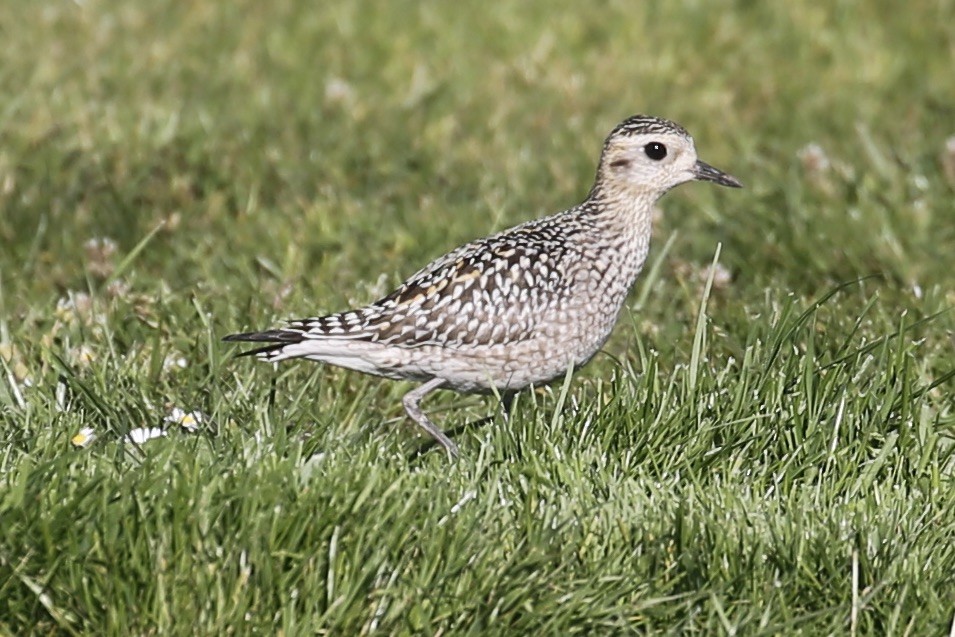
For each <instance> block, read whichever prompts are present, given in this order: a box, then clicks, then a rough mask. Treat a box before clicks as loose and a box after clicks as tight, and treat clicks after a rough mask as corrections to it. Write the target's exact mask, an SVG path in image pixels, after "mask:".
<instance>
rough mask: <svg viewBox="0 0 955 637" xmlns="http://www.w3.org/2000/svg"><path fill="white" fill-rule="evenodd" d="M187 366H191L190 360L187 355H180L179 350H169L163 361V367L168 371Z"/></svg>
mask: <svg viewBox="0 0 955 637" xmlns="http://www.w3.org/2000/svg"><path fill="white" fill-rule="evenodd" d="M187 367H189V361H187V360H186V357H185V356H180V355H179V353H178V352H169V353H168V354H166V358H164V359H163V361H162V368H163V369H164V370H166V371H169V370H170V369H185V368H187Z"/></svg>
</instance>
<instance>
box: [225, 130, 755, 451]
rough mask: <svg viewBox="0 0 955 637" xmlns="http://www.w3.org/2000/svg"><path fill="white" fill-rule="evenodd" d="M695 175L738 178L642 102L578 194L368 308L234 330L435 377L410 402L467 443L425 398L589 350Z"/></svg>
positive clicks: (427, 426) (310, 354) (502, 389)
mask: <svg viewBox="0 0 955 637" xmlns="http://www.w3.org/2000/svg"><path fill="white" fill-rule="evenodd" d="M692 180H703V181H712V182H714V183H717V184H719V185H721V186H730V187H733V188H739V187H740V183H739V182H738V181H737V180H736V179H735V178H733V177H731V176H730V175H728V174H726V173H724V172H722V171H720V170H717V169H716V168H714V167H712V166H710V165H709V164H706V163H704V162H702V161H700V160H699V159H697V157H696V149H695V147H694V145H693V138H692V137H690V135H689V133H687V132H686V130H685V129H684V128H683V127H682V126H680V125H678V124H675V123H673V122H670V121H667V120H665V119H660V118H657V117H649V116H646V115H635V116H633V117H630V118H629V119H627V120H625V121H623V122H621V123H620V124H619V125H618V126H617V127H616V128H614V129H613V130H612V131H611V132H610V135H608V136H607V139H606V141H605V142H604V145H603V152H602V153H601V155H600V162H599V164H598V167H597V176H596V179H595V180H594V185H593V187H592V188H591V189H590V193H589V194H588V195H587V198H586V199H585V200H584V201H583V203H581V204H580V205H578V206H575V207H573V208H570V209H569V210H565V211H564V212H560V213H557V214H555V215H551V216H549V217H544V218H542V219H537V220H535V221H530V222H527V223H524V224H521V225H519V226H516V227H514V228H511V229H510V230H505V231H503V232H500V233H498V234H495V235H493V236H490V237H487V238H484V239H477V240H475V241H472V242H471V243H468V244H466V245H463V246H461V247H459V248H457V249H456V250H452V251H451V252H449V253H448V254H446V255H444V256H443V257H441V258H439V259H437V260H435V261H433V262H431V263H430V264H428V265H427V266H425V267H424V268H422V269H421V270H419V271H418V272H416V273H415V274H413V275H412V276H411V278H409V279H408V280H407V281H405V282H404V283H402V284H401V285H400V286H399V287H398V289H396V290H395V291H394V292H392V293H391V294H389V295H387V296H385V297H384V298H382V299H380V300H378V301H375V302H374V303H372V304H370V305H367V306H365V307H362V308H359V309H354V310H347V311H344V312H339V313H337V314H330V315H328V316H318V317H313V318H306V319H299V320H294V321H290V322H289V323H288V325H287V326H286V327H284V328H281V329H274V330H269V331H266V332H248V333H245V334H232V335H230V336H227V337H225V339H224V340H226V341H254V342H263V343H269V345H266V346H265V347H261V348H258V349H254V350H252V351H249V352H245V355H256V356H258V357H259V358H260V359H261V360H265V361H281V360H285V359H287V358H307V359H310V360H315V361H321V362H323V363H329V364H331V365H337V366H339V367H345V368H348V369H353V370H357V371H360V372H365V373H366V374H375V375H378V376H384V377H387V378H394V379H406V380H413V381H420V382H423V384H422V385H420V386H419V387H417V388H415V389H413V390H411V391H409V392H408V393H407V394H405V396H404V399H403V401H402V402H403V403H404V407H405V411H407V413H408V415H409V416H410V417H411V419H412V420H414V421H415V422H416V423H417V424H418V425H420V426H421V428H422V429H424V430H425V431H427V432H428V433H429V434H431V435H432V436H433V437H434V438H435V439H436V440H437V441H438V443H440V444H441V446H443V447H444V449H445V450H446V451H447V452H448V454H449V455H451V456H455V455H457V445H455V444H454V442H452V441H451V440H450V439H449V438H448V437H447V436H446V435H445V434H444V433H443V432H442V431H441V429H439V428H438V427H437V426H435V425H434V423H432V422H431V421H430V420H429V419H428V417H427V416H426V415H425V413H424V412H423V411H422V410H421V406H420V404H421V400H422V399H423V398H424V397H425V396H426V395H428V394H429V393H431V392H433V391H435V390H436V389H452V390H455V391H458V392H468V393H491V392H497V393H499V394H500V395H502V396H505V397H506V396H510V395H512V393H513V392H515V391H518V390H520V389H523V388H525V387H528V386H531V385H541V384H544V383H548V382H550V381H552V380H554V379H556V378H558V377H560V376H562V375H564V374H565V373H566V372H567V370H568V369H569V368H571V367H572V368H573V369H577V368H579V367H580V366H581V365H584V364H585V363H587V361H589V360H590V359H591V358H592V357H593V356H594V354H596V353H597V351H598V350H599V349H600V348H601V346H602V345H603V344H604V342H605V341H606V340H607V338H608V337H609V336H610V332H611V330H612V329H613V326H614V323H615V322H616V320H617V315H618V314H619V313H620V310H621V308H622V307H623V305H624V302H625V300H626V298H627V294H628V293H629V291H630V288H631V287H632V286H633V283H634V281H635V280H636V278H637V275H638V274H639V273H640V269H641V268H642V267H643V263H644V261H645V260H646V258H647V252H648V251H649V248H650V230H651V216H652V209H653V206H654V204H655V203H656V201H657V199H659V198H660V197H661V196H662V195H663V194H664V193H666V192H667V191H668V190H670V189H671V188H673V187H674V186H678V185H680V184H682V183H685V182H688V181H692Z"/></svg>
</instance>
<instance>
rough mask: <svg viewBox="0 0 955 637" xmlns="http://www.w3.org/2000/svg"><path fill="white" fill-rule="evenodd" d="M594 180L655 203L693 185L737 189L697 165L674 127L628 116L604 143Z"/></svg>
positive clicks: (685, 137) (686, 137) (687, 140)
mask: <svg viewBox="0 0 955 637" xmlns="http://www.w3.org/2000/svg"><path fill="white" fill-rule="evenodd" d="M597 180H598V183H600V184H601V186H602V187H604V188H609V189H611V190H613V191H615V192H627V193H630V194H632V195H634V196H636V197H641V198H642V197H649V198H652V199H656V198H657V197H659V196H661V195H663V194H664V193H665V192H666V191H668V190H670V189H671V188H673V187H674V186H679V185H680V184H682V183H686V182H688V181H693V180H701V181H712V182H713V183H716V184H719V185H721V186H729V187H731V188H741V187H742V184H740V183H739V181H737V180H736V178H734V177H731V176H730V175H728V174H727V173H725V172H723V171H721V170H717V169H716V168H714V167H713V166H710V165H709V164H707V163H705V162H703V161H700V160H699V159H698V158H697V156H696V147H695V146H694V145H693V138H692V137H690V134H689V133H688V132H686V129H684V128H683V127H682V126H680V125H679V124H676V123H674V122H671V121H668V120H665V119H660V118H659V117H650V116H648V115H634V116H633V117H630V118H628V119H626V120H624V121H623V122H621V123H620V124H618V125H617V127H616V128H614V129H613V130H612V131H611V132H610V135H608V136H607V140H606V141H605V142H604V148H603V153H602V154H601V156H600V167H599V168H598V170H597Z"/></svg>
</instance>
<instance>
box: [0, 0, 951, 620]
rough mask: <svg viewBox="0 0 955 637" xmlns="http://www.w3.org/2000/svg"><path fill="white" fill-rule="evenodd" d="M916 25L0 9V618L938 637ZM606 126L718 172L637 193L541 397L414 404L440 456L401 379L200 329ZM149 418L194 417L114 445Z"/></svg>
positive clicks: (400, 250)
mask: <svg viewBox="0 0 955 637" xmlns="http://www.w3.org/2000/svg"><path fill="white" fill-rule="evenodd" d="M953 24H955V3H953V2H950V1H948V0H942V1H937V2H930V1H928V0H925V1H922V2H910V3H907V4H906V5H905V7H904V9H902V8H900V5H898V4H897V3H892V2H887V1H879V2H868V3H863V2H841V3H830V5H820V4H819V3H813V2H808V1H796V2H790V3H786V4H783V3H751V2H729V1H720V2H692V1H687V2H647V3H640V4H636V3H632V4H631V3H625V2H597V3H588V4H586V6H584V5H578V4H576V3H558V4H557V5H555V4H554V3H552V2H536V1H535V2H518V1H516V0H515V1H505V2H500V3H496V4H495V5H494V6H493V8H486V7H480V8H479V7H478V5H477V4H475V5H474V6H464V5H463V4H462V5H461V6H455V5H452V4H451V3H447V4H446V5H439V4H430V3H429V4H425V5H423V6H419V4H418V3H412V2H395V3H387V4H386V3H372V2H341V3H334V4H333V3H308V2H299V1H295V0H279V1H278V2H272V3H258V2H250V1H240V2H232V3H224V2H223V3H213V2H205V3H200V2H170V1H158V2H157V1H154V2H146V1H142V0H135V1H131V0H126V1H123V2H119V1H115V0H89V1H86V2H42V3H41V2H7V3H4V4H2V5H0V34H2V37H3V40H4V46H3V47H2V48H0V95H2V96H3V97H2V98H0V210H2V211H0V246H2V250H0V360H2V365H0V441H2V444H0V633H6V634H11V635H12V634H17V635H19V634H61V633H62V634H88V635H130V634H163V635H166V634H178V635H188V634H206V635H219V634H229V633H233V634H266V635H270V634H285V635H299V634H315V633H320V634H336V635H348V634H364V633H372V632H375V633H378V634H419V633H420V634H444V635H447V634H460V633H480V634H502V633H508V634H554V635H566V634H575V633H587V634H620V633H628V632H641V633H642V632H678V633H684V632H687V633H689V632H696V633H702V634H720V633H736V634H780V633H782V634H793V633H802V634H807V635H818V634H827V633H828V634H858V635H864V634H872V635H903V634H910V635H924V634H947V633H948V632H949V630H950V629H951V626H952V623H953V608H955V597H953V595H955V593H953V591H955V542H953V541H952V539H953V538H955V485H953V473H955V399H953V394H955V391H953V387H955V381H953V373H955V371H953V370H955V340H953V338H955V336H953V335H955V310H953V309H952V308H953V306H955V285H953V284H955V276H953V272H955V223H953V220H955V157H953V156H952V151H951V150H949V151H948V155H947V156H946V150H945V148H946V147H945V140H946V139H948V138H950V137H951V136H953V135H955V82H953V79H952V51H953V50H955V30H953V27H952V25H953ZM634 112H648V113H653V114H658V115H662V116H666V117H669V118H672V119H675V120H677V121H679V122H681V123H682V124H684V125H685V126H686V127H687V128H688V129H689V130H690V131H691V132H692V133H693V134H694V136H695V138H696V141H697V147H698V149H699V151H700V154H701V156H702V157H703V158H704V159H705V160H706V161H708V162H711V163H713V164H714V165H716V166H718V167H720V168H723V169H725V170H727V171H729V172H730V173H732V174H733V175H735V176H737V177H739V178H740V179H741V180H742V181H743V182H744V183H745V184H746V187H747V188H746V189H745V190H743V191H727V190H722V189H717V188H711V187H707V186H704V185H694V186H687V187H683V188H681V189H680V190H678V191H677V192H674V193H671V194H670V195H668V196H667V197H666V198H665V199H664V200H663V202H662V208H663V209H664V211H665V214H664V215H663V218H662V220H661V222H660V224H659V226H658V228H657V230H656V236H655V242H654V251H653V253H652V254H651V264H652V265H653V266H654V268H653V269H652V270H651V268H650V267H648V269H647V272H645V273H644V276H643V278H642V279H641V281H640V282H639V283H638V284H637V289H636V290H635V292H634V295H633V297H632V302H631V303H630V304H629V306H628V309H627V311H625V313H624V315H623V316H622V317H621V321H620V324H619V325H618V328H617V330H616V332H615V335H614V337H613V338H612V339H611V341H610V343H609V344H608V345H607V347H606V355H600V356H598V357H597V358H596V359H595V360H594V362H593V363H592V364H591V365H590V366H589V367H587V368H586V369H585V370H582V371H581V372H579V373H577V374H575V376H574V378H573V379H572V382H570V383H569V384H564V383H557V384H556V385H555V386H553V387H550V388H542V389H540V390H538V391H537V392H534V393H525V394H522V395H521V396H520V397H519V399H518V403H517V405H516V409H515V412H514V417H513V420H512V421H511V422H509V423H505V422H503V421H502V420H501V419H500V418H499V417H498V418H495V420H494V421H493V422H492V423H490V424H487V425H485V426H481V427H477V426H468V425H467V423H469V422H472V421H474V420H476V419H478V418H481V417H483V416H486V415H488V414H490V413H492V412H493V411H494V404H493V401H492V400H489V399H482V398H473V397H459V396H455V395H452V394H442V395H440V396H439V397H436V398H435V399H433V400H431V401H430V402H429V403H428V408H429V411H430V412H431V413H432V414H434V416H435V419H436V420H437V421H438V422H440V423H441V424H442V426H444V427H445V428H448V429H452V430H456V431H457V435H456V440H457V441H458V442H459V444H460V445H461V447H462V452H463V454H462V455H463V457H462V458H461V459H460V460H459V461H458V462H456V463H454V464H453V465H449V464H448V462H447V459H446V458H445V456H444V455H443V454H442V453H440V452H435V451H429V452H427V453H419V452H418V451H419V450H420V449H421V448H422V446H423V445H425V443H426V441H425V440H424V439H423V438H421V437H420V436H419V435H418V433H417V432H416V431H415V430H414V428H413V426H411V425H410V424H408V423H407V421H406V420H405V419H404V418H403V412H402V409H401V404H400V396H401V394H402V393H403V392H405V391H407V389H408V388H409V386H408V385H406V384H401V383H392V382H390V381H382V380H379V379H375V378H368V377H365V376H362V375H359V374H357V373H352V372H347V371H343V370H339V369H334V368H328V367H322V366H317V365H310V364H306V363H301V364H287V365H282V366H280V367H279V368H278V369H277V370H273V369H272V368H271V367H269V366H265V365H257V364H255V363H253V362H251V361H248V360H236V359H234V358H233V353H234V351H235V350H234V349H233V348H231V347H226V346H224V345H223V344H222V343H221V342H220V340H219V339H220V338H221V337H222V336H223V335H225V334H227V333H230V332H234V331H237V330H242V329H246V328H262V327H267V326H269V325H272V324H273V323H275V322H277V321H279V320H281V319H282V318H288V317H298V316H303V315H309V314H312V313H316V312H325V311H333V310H337V309H342V308H344V307H346V306H348V305H350V304H352V303H361V302H365V301H369V300H372V299H373V298H374V297H375V296H376V294H378V293H380V292H381V291H384V290H385V289H386V288H388V287H389V286H391V285H392V284H394V283H396V282H398V281H399V280H400V279H401V277H402V276H403V275H407V274H410V273H411V272H412V271H414V270H415V269H416V268H417V267H419V266H420V265H422V264H424V263H425V262H427V261H428V260H429V259H431V258H433V257H435V256H438V255H440V254H442V253H443V252H444V251H446V250H448V249H450V248H452V247H454V246H455V245H457V244H459V243H460V242H463V241H466V240H469V239H471V238H474V237H476V236H480V235H484V234H487V233H489V232H491V231H493V230H498V229H502V228H504V227H507V226H508V225H511V224H514V223H517V222H520V221H522V220H525V219H528V218H532V217H536V216H541V215H543V214H545V213H548V212H552V211H556V210H559V209H561V208H564V207H567V206H569V205H572V204H573V203H576V202H577V201H579V200H580V198H581V197H582V196H583V195H584V194H585V193H586V191H587V188H588V187H589V186H590V179H591V177H592V173H593V169H594V163H595V160H596V155H597V153H598V151H599V147H600V143H601V142H602V140H603V137H604V135H605V134H606V133H607V131H609V130H610V128H611V127H612V126H613V125H615V124H616V123H617V122H618V121H619V120H621V119H622V118H624V117H625V116H627V115H630V114H632V113H634ZM810 144H816V145H818V147H819V148H821V154H820V153H819V152H818V151H817V152H816V153H815V154H813V152H811V151H805V150H804V149H806V148H807V147H809V145H810ZM98 237H108V238H110V239H112V240H113V241H114V242H115V244H116V249H115V252H114V253H111V254H103V253H102V252H103V251H102V250H100V252H101V254H96V252H97V251H96V250H88V249H87V248H85V247H84V244H85V243H86V242H87V241H88V240H89V239H94V238H98ZM664 246H666V249H664ZM717 250H719V263H720V265H721V266H722V267H723V268H725V269H726V271H728V272H729V274H730V275H731V280H729V281H727V280H726V279H725V278H717V279H715V280H714V281H713V284H712V286H710V285H708V284H707V274H706V267H707V266H708V265H709V264H710V263H711V261H712V260H713V258H714V255H715V254H716V253H717ZM106 252H108V251H106ZM380 277H381V278H380ZM82 295H88V297H86V296H82ZM68 298H72V299H73V303H72V305H71V304H69V303H67V302H66V301H65V299H68ZM58 303H59V305H58ZM180 358H181V359H183V365H184V366H183V365H179V364H175V361H176V360H177V359H180ZM174 407H179V408H181V409H184V410H186V411H192V410H196V411H198V412H201V414H202V416H203V421H202V423H201V425H200V428H199V431H198V432H197V433H189V432H187V431H185V430H181V429H180V428H179V427H177V426H175V425H168V428H169V435H168V436H167V437H165V438H163V439H158V440H152V441H149V442H147V443H145V444H143V445H142V446H141V447H137V446H134V445H131V444H127V443H125V442H123V436H124V435H125V434H126V433H127V432H128V431H129V430H130V429H132V428H135V427H143V426H148V427H153V426H160V425H161V424H162V423H163V419H164V418H165V417H166V416H167V415H168V414H169V413H170V411H171V410H172V409H173V408H174ZM84 427H90V428H92V429H93V430H94V431H95V432H96V435H97V439H96V440H95V441H94V442H93V444H92V445H90V446H88V447H86V448H77V447H74V446H73V445H72V444H71V442H70V441H71V438H72V437H73V436H74V435H75V434H76V433H77V432H78V431H80V430H81V429H83V428H84Z"/></svg>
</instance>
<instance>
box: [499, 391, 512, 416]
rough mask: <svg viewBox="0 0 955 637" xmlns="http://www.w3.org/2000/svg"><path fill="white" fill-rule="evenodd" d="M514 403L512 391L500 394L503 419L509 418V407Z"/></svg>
mask: <svg viewBox="0 0 955 637" xmlns="http://www.w3.org/2000/svg"><path fill="white" fill-rule="evenodd" d="M513 405H514V392H508V393H506V394H503V395H502V396H501V409H502V410H503V411H504V420H510V419H511V407H512V406H513Z"/></svg>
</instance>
